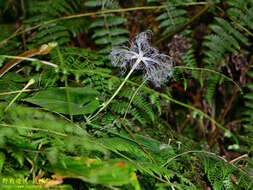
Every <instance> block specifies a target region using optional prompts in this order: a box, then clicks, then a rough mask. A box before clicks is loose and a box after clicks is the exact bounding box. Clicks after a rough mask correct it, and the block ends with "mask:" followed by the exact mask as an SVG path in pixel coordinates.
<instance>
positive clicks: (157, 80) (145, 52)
mask: <svg viewBox="0 0 253 190" xmlns="http://www.w3.org/2000/svg"><path fill="white" fill-rule="evenodd" d="M151 36H152V31H151V30H147V31H145V32H142V33H140V34H138V35H137V36H135V37H134V39H133V41H132V42H130V47H126V46H122V47H116V48H113V49H112V51H111V53H110V59H111V62H112V64H113V65H114V66H118V67H120V68H121V70H122V73H125V71H126V70H127V66H128V65H130V67H131V68H132V69H136V70H143V72H144V73H145V74H144V80H148V81H151V82H153V83H154V84H155V86H158V87H159V86H160V85H161V84H162V83H163V82H165V80H166V79H167V78H168V77H171V76H172V71H173V62H172V58H171V57H170V56H168V55H165V54H161V53H159V51H158V50H157V49H156V48H154V47H152V46H151V45H150V39H151ZM138 59H139V63H138V64H137V65H135V64H136V62H137V61H138ZM133 67H135V68H133Z"/></svg>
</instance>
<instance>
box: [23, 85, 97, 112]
mask: <svg viewBox="0 0 253 190" xmlns="http://www.w3.org/2000/svg"><path fill="white" fill-rule="evenodd" d="M68 90H69V95H70V102H68V99H67V95H66V88H52V89H47V90H42V91H40V92H38V93H37V94H36V95H35V96H33V97H31V98H27V99H25V101H27V102H30V103H33V104H35V105H38V106H41V107H43V108H45V109H47V110H50V111H54V112H58V113H63V114H69V105H70V107H71V111H72V114H73V115H78V114H87V113H92V112H94V111H95V110H96V109H97V108H98V107H99V101H98V99H97V98H96V96H97V95H98V92H97V91H96V90H93V89H92V88H88V87H83V88H68Z"/></svg>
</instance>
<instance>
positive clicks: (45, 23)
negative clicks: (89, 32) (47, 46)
mask: <svg viewBox="0 0 253 190" xmlns="http://www.w3.org/2000/svg"><path fill="white" fill-rule="evenodd" d="M208 3H209V2H192V3H180V4H177V5H174V7H176V6H196V5H206V4H208ZM167 7H168V5H160V6H144V7H130V8H125V9H112V10H103V11H97V12H89V13H82V14H77V15H70V16H65V17H60V18H56V19H53V20H49V21H45V22H42V23H41V24H38V25H36V26H33V27H30V28H27V29H25V30H23V31H20V32H18V31H16V32H15V33H14V34H12V35H11V36H9V37H8V38H6V39H4V40H2V41H0V45H2V44H4V43H7V42H8V40H10V39H12V38H14V37H16V36H18V35H20V34H23V33H26V32H29V31H31V30H34V29H37V28H39V27H41V26H44V25H47V24H51V23H54V22H59V21H61V20H68V19H74V18H81V17H86V16H92V15H100V14H110V13H122V12H129V11H136V10H152V9H163V8H167Z"/></svg>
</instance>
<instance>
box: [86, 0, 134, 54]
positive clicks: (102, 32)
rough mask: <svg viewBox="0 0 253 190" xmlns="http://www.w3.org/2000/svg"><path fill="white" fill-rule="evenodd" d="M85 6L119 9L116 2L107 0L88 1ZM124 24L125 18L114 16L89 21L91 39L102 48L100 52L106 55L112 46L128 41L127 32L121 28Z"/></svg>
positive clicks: (108, 15)
mask: <svg viewBox="0 0 253 190" xmlns="http://www.w3.org/2000/svg"><path fill="white" fill-rule="evenodd" d="M85 5H86V6H87V7H92V8H101V9H102V10H105V9H115V8H119V5H118V3H117V2H115V1H112V2H111V1H109V0H106V1H103V0H99V1H97V0H89V1H87V2H86V3H85ZM125 22H126V19H125V18H123V17H122V16H117V15H114V14H107V15H100V16H98V18H95V19H92V20H91V23H90V25H89V29H90V30H91V31H93V35H92V38H93V39H94V40H95V43H96V44H98V45H102V46H103V47H104V48H103V49H102V50H100V52H102V53H108V52H109V51H110V49H111V47H112V46H116V45H120V44H123V43H125V42H126V41H128V37H126V34H128V33H129V32H128V30H126V29H125V28H124V27H123V26H122V24H123V23H125Z"/></svg>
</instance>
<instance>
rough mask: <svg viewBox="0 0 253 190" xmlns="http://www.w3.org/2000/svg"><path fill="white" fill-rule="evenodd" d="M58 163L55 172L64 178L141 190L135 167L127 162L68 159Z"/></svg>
mask: <svg viewBox="0 0 253 190" xmlns="http://www.w3.org/2000/svg"><path fill="white" fill-rule="evenodd" d="M63 162H64V164H63V163H60V162H58V163H56V165H55V172H57V173H60V174H62V175H64V176H66V175H71V177H78V178H80V179H82V180H84V181H88V182H91V183H95V184H103V185H125V184H133V185H134V186H135V189H140V187H139V184H138V180H137V177H136V174H135V170H136V169H135V167H134V166H133V165H132V164H130V163H128V162H127V161H125V160H119V159H114V160H113V159H111V160H109V161H102V160H101V159H94V158H83V157H82V158H80V157H76V158H73V157H67V158H65V159H64V161H63Z"/></svg>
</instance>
